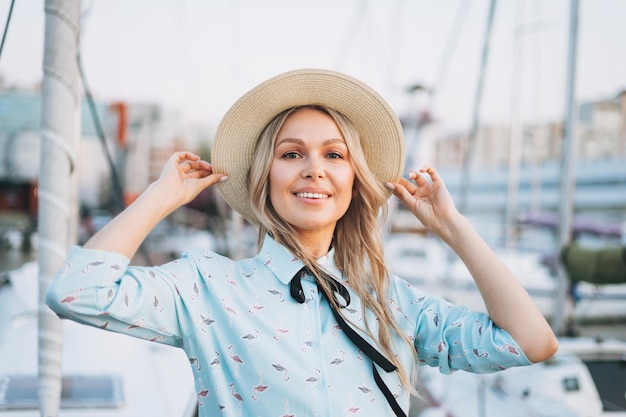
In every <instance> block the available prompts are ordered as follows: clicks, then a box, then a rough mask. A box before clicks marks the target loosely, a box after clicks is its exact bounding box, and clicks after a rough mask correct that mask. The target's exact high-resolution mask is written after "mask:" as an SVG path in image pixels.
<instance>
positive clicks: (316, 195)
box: [296, 193, 328, 198]
mask: <svg viewBox="0 0 626 417" xmlns="http://www.w3.org/2000/svg"><path fill="white" fill-rule="evenodd" d="M296 196H297V197H299V198H328V196H327V195H326V194H320V193H296Z"/></svg>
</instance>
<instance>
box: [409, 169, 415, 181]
mask: <svg viewBox="0 0 626 417" xmlns="http://www.w3.org/2000/svg"><path fill="white" fill-rule="evenodd" d="M416 176H417V174H416V173H415V171H413V170H411V171H409V178H411V179H413V178H415V177H416Z"/></svg>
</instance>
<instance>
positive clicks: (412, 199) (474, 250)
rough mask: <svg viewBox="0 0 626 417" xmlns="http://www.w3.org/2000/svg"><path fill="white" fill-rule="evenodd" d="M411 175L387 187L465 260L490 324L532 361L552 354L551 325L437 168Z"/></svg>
mask: <svg viewBox="0 0 626 417" xmlns="http://www.w3.org/2000/svg"><path fill="white" fill-rule="evenodd" d="M425 174H428V175H425ZM409 178H410V179H411V180H412V181H409V180H406V179H404V178H401V179H400V180H399V181H397V182H393V183H390V184H388V186H389V188H391V189H392V190H393V193H394V194H395V195H396V196H397V197H398V198H399V199H400V200H401V201H402V202H403V203H404V204H406V205H407V206H408V207H409V208H410V209H411V211H412V212H413V214H414V215H415V216H416V217H417V218H418V219H419V220H420V221H421V222H422V223H423V224H424V226H425V227H426V228H428V229H429V230H431V231H432V232H434V233H435V234H437V236H439V238H440V239H441V240H443V241H444V242H445V243H446V244H448V245H449V246H450V248H451V249H452V250H454V252H455V253H456V254H457V255H458V256H459V258H460V259H461V260H462V261H463V263H464V264H465V266H466V267H467V269H468V270H469V272H470V273H471V275H472V277H473V279H474V281H475V282H476V285H477V286H478V289H479V290H480V293H481V295H482V297H483V300H484V301H485V305H486V307H487V311H488V313H489V316H490V317H491V319H492V320H493V321H494V323H495V324H496V325H498V326H499V327H501V328H503V329H505V330H506V331H507V332H509V333H510V334H511V336H512V337H513V338H514V339H515V341H516V342H517V343H518V344H519V345H520V347H521V349H522V350H523V351H524V353H525V354H526V357H528V359H529V360H530V361H532V362H540V361H543V360H546V359H548V358H549V357H550V356H552V355H553V354H554V353H555V352H556V349H557V346H558V343H557V340H556V337H555V336H554V333H553V332H552V329H551V328H550V326H549V325H548V323H547V321H546V320H545V318H544V317H543V315H542V314H541V312H540V311H539V309H538V308H537V307H536V306H535V304H534V302H533V301H532V299H531V298H530V296H529V295H528V293H527V292H526V290H525V289H524V287H523V286H522V285H521V284H520V283H519V281H518V280H517V278H516V277H515V276H514V275H513V273H512V272H511V271H510V270H509V269H508V267H507V266H506V265H504V263H503V262H502V261H500V259H498V257H497V256H496V254H495V253H494V252H493V251H492V250H491V248H490V247H489V246H488V245H487V244H486V242H485V241H484V240H483V239H482V238H481V237H480V236H479V235H478V233H477V232H476V230H474V228H473V227H472V226H471V224H470V223H469V221H468V220H467V219H466V218H465V217H464V216H463V215H462V214H461V213H459V211H458V210H457V209H456V207H455V206H454V202H453V200H452V198H451V196H450V193H449V192H448V190H447V188H446V186H445V184H444V183H443V180H442V179H441V178H440V177H439V174H438V173H437V171H436V170H435V169H433V168H430V167H425V168H422V169H421V170H420V171H419V172H411V173H409Z"/></svg>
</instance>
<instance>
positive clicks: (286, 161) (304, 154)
mask: <svg viewBox="0 0 626 417" xmlns="http://www.w3.org/2000/svg"><path fill="white" fill-rule="evenodd" d="M354 177H355V175H354V169H353V167H352V162H351V160H350V154H349V153H348V148H347V146H346V142H345V141H344V139H343V136H342V135H341V132H340V130H339V128H338V127H337V125H336V123H335V121H334V120H333V119H332V118H331V117H330V116H329V115H327V114H326V113H324V112H322V111H319V110H315V109H302V110H298V111H297V112H295V113H293V114H291V115H290V116H289V117H288V118H287V119H286V120H285V122H284V124H283V126H282V127H281V129H280V130H279V132H278V135H277V138H276V144H275V147H274V155H273V159H272V165H271V168H270V176H269V181H270V184H269V190H270V200H271V202H272V205H273V207H274V209H275V210H276V212H277V213H278V215H279V216H280V217H281V218H282V219H284V220H285V221H287V222H288V223H290V224H291V225H292V226H294V227H295V228H296V229H297V230H298V231H299V232H300V233H302V235H303V236H313V235H318V236H326V237H330V236H332V234H333V232H334V230H335V225H336V223H337V221H338V220H339V219H340V218H341V217H342V216H343V215H344V214H345V212H346V210H347V209H348V206H349V205H350V201H351V200H352V196H353V185H354ZM320 234H321V235H320Z"/></svg>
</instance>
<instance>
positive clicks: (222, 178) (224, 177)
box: [219, 175, 228, 182]
mask: <svg viewBox="0 0 626 417" xmlns="http://www.w3.org/2000/svg"><path fill="white" fill-rule="evenodd" d="M219 181H220V182H225V181H228V176H227V175H224V176H223V177H220V180H219Z"/></svg>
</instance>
